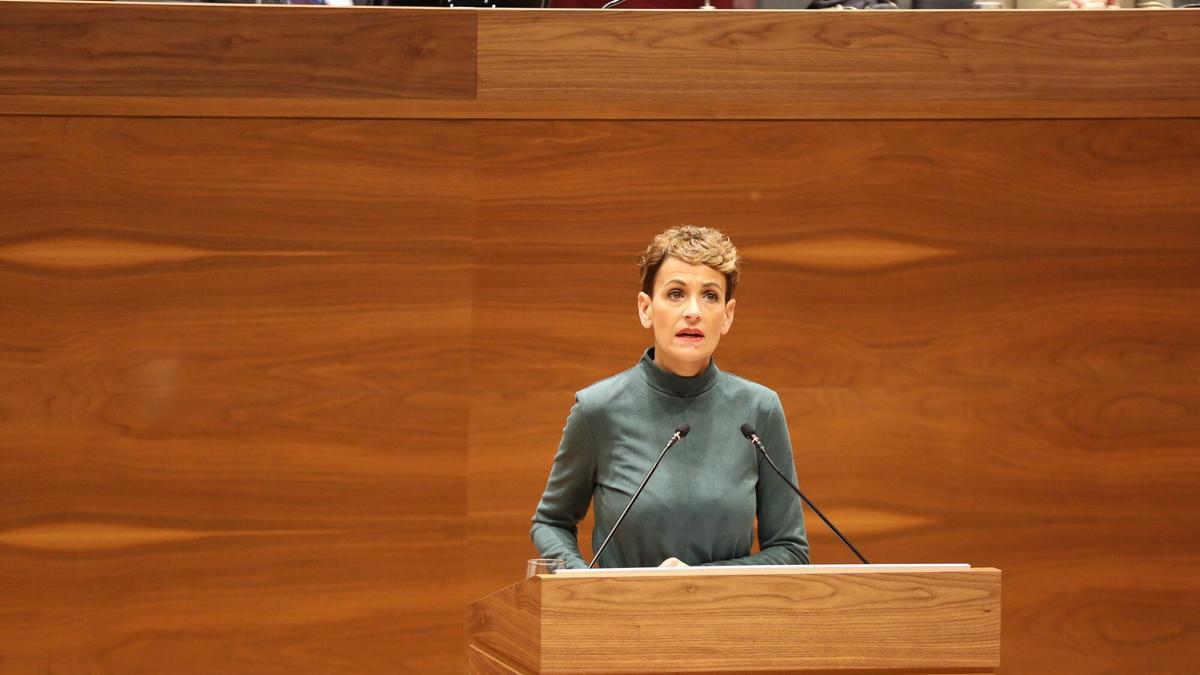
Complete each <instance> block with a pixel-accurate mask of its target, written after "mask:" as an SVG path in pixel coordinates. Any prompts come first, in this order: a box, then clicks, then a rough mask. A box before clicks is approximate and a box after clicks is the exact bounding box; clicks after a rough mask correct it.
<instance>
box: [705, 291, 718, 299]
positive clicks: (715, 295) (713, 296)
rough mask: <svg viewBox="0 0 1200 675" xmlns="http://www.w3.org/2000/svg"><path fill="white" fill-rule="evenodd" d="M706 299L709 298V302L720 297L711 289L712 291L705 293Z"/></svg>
mask: <svg viewBox="0 0 1200 675" xmlns="http://www.w3.org/2000/svg"><path fill="white" fill-rule="evenodd" d="M704 299H705V300H708V301H709V302H716V301H717V300H719V299H720V298H718V297H717V294H716V293H713V292H711V291H710V292H708V293H705V294H704Z"/></svg>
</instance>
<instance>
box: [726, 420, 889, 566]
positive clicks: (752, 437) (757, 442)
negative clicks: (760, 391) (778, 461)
mask: <svg viewBox="0 0 1200 675" xmlns="http://www.w3.org/2000/svg"><path fill="white" fill-rule="evenodd" d="M747 426H748V425H747ZM745 432H746V429H744V428H743V429H742V433H745ZM746 438H749V439H750V442H751V443H753V444H754V447H756V448H758V451H759V452H761V453H762V456H763V457H765V458H766V460H767V463H768V464H770V465H771V468H772V469H775V473H777V474H779V477H780V478H782V479H783V482H785V483H787V486H788V487H790V488H792V491H793V492H795V493H796V494H798V495H800V499H802V500H804V503H805V504H808V508H810V509H812V510H813V512H814V513H816V514H817V515H818V516H819V517H820V518H821V520H822V521H823V522H824V523H825V524H826V525H828V526H829V529H831V530H833V533H834V534H836V535H837V537H838V539H841V540H842V543H843V544H845V545H846V546H847V547H848V548H849V549H850V550H851V551H854V555H856V556H858V559H859V560H861V561H862V563H863V564H864V565H870V564H871V563H869V562H867V559H866V558H864V557H863V554H861V553H859V552H858V549H856V548H854V544H851V543H850V540H849V539H847V538H846V537H844V536H842V533H841V532H840V531H839V530H838V529H837V527H836V526H835V525H834V524H833V523H832V522H830V520H829V519H828V518H826V517H825V514H824V513H821V509H818V508H817V505H816V504H814V503H812V500H810V499H809V498H808V497H805V496H804V493H803V492H801V491H800V488H799V487H797V486H796V485H794V484H793V483H792V481H791V479H790V478H788V477H787V476H785V475H783V472H782V471H780V470H779V467H778V466H775V460H773V459H771V456H770V455H768V454H767V449H766V448H765V447H764V446H763V444H762V441H761V440H759V438H758V434H755V433H753V432H751V433H749V434H747V436H746Z"/></svg>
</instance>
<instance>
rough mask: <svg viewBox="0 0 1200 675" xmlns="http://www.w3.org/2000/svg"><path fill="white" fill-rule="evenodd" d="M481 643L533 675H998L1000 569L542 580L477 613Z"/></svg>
mask: <svg viewBox="0 0 1200 675" xmlns="http://www.w3.org/2000/svg"><path fill="white" fill-rule="evenodd" d="M471 610H472V613H471V621H470V624H469V625H468V633H469V635H470V636H471V639H472V646H474V647H478V648H479V649H480V650H482V651H483V652H485V653H489V654H492V655H495V656H497V657H498V659H499V660H501V661H502V662H506V663H511V664H513V666H514V667H518V668H520V669H522V670H524V671H525V672H529V673H664V672H721V673H725V672H735V671H736V672H742V671H758V672H786V673H808V672H829V671H834V670H836V671H838V672H842V673H846V674H847V675H850V674H860V673H871V674H879V675H882V674H884V673H904V674H905V675H908V674H911V673H918V672H921V673H935V672H937V673H945V672H954V673H965V672H978V673H988V672H995V670H996V667H997V665H998V664H999V659H1000V571H999V570H996V569H983V568H980V569H970V570H965V569H963V570H945V569H943V570H933V569H925V570H921V569H908V570H894V569H893V570H885V569H868V568H864V569H859V570H851V571H833V570H822V569H819V568H814V569H813V570H812V571H811V572H808V571H796V570H789V569H786V568H779V569H775V570H743V569H690V570H671V571H665V572H654V573H646V572H642V573H623V572H617V573H605V572H600V573H598V574H588V575H585V576H577V575H542V576H537V577H531V578H529V579H526V580H524V581H522V582H520V583H518V584H515V585H513V586H510V587H508V588H505V589H502V590H500V591H497V592H496V593H493V594H492V595H489V596H486V597H484V598H482V599H480V600H478V601H476V602H474V603H472V605H471Z"/></svg>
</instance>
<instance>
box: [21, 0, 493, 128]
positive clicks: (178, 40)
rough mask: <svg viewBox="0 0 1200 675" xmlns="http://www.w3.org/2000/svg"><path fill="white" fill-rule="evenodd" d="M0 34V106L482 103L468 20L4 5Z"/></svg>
mask: <svg viewBox="0 0 1200 675" xmlns="http://www.w3.org/2000/svg"><path fill="white" fill-rule="evenodd" d="M372 9H374V8H372ZM379 9H384V10H388V9H389V8H379ZM264 10H265V11H264ZM0 36H2V41H3V43H4V49H3V50H0V96H11V95H44V96H67V97H71V98H86V97H90V96H106V97H112V96H116V97H137V96H149V97H156V98H164V97H165V98H171V97H175V96H187V97H195V98H204V97H210V96H215V97H230V98H232V99H234V100H235V101H236V100H238V99H241V98H258V97H264V96H265V97H275V98H282V99H283V101H282V103H281V107H287V105H288V102H287V101H288V99H290V98H292V97H306V98H317V99H325V98H333V99H338V98H365V99H372V98H412V99H469V98H473V97H474V95H475V16H474V14H472V13H462V12H436V11H405V12H394V11H382V12H377V11H370V10H368V11H367V12H365V13H364V12H363V10H361V9H351V8H340V9H339V10H338V11H333V12H330V11H327V10H326V8H324V7H290V6H271V7H237V6H230V5H215V6H214V5H199V6H183V7H180V6H172V5H154V4H150V5H138V4H123V5H119V6H112V5H107V4H98V3H82V2H81V3H57V2H49V3H46V2H11V3H7V2H6V3H5V7H4V12H2V13H0ZM0 101H2V99H0ZM59 112H64V111H59Z"/></svg>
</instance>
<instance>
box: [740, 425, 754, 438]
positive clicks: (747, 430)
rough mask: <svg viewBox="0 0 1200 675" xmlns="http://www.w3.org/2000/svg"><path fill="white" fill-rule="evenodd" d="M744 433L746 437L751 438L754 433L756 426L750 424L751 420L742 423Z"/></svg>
mask: <svg viewBox="0 0 1200 675" xmlns="http://www.w3.org/2000/svg"><path fill="white" fill-rule="evenodd" d="M742 435H743V436H745V437H746V438H750V437H751V436H753V435H754V427H752V426H750V423H749V422H746V423H745V424H743V425H742Z"/></svg>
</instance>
